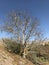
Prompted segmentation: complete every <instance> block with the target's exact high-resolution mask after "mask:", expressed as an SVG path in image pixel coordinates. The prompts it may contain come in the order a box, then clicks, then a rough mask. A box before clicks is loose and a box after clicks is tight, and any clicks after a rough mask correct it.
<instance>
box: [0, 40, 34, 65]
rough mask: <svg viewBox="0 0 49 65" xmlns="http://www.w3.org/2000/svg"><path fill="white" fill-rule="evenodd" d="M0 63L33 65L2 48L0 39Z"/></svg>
mask: <svg viewBox="0 0 49 65" xmlns="http://www.w3.org/2000/svg"><path fill="white" fill-rule="evenodd" d="M0 65H34V64H33V63H31V62H30V61H28V60H27V59H23V58H21V57H20V56H19V55H16V54H14V53H13V54H11V53H9V52H8V51H7V50H5V48H4V44H3V41H0Z"/></svg>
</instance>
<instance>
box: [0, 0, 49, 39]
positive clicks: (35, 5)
mask: <svg viewBox="0 0 49 65" xmlns="http://www.w3.org/2000/svg"><path fill="white" fill-rule="evenodd" d="M12 10H21V11H23V10H25V11H27V12H28V13H29V14H31V16H33V17H37V19H39V21H40V24H41V29H42V30H43V33H44V36H45V37H47V38H49V0H0V22H1V21H4V19H5V16H6V14H8V12H10V11H12ZM0 24H1V23H0ZM6 35H7V34H6V33H2V32H1V33H0V38H1V37H6Z"/></svg>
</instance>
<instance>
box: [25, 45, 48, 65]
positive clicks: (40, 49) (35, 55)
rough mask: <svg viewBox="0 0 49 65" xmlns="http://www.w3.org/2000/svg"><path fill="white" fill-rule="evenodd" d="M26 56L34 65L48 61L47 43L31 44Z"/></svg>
mask: <svg viewBox="0 0 49 65" xmlns="http://www.w3.org/2000/svg"><path fill="white" fill-rule="evenodd" d="M28 52H29V53H28V54H27V56H26V58H27V59H28V60H30V61H31V62H33V63H34V64H35V65H40V63H44V62H46V61H49V45H45V46H43V45H35V46H34V45H31V47H30V51H28Z"/></svg>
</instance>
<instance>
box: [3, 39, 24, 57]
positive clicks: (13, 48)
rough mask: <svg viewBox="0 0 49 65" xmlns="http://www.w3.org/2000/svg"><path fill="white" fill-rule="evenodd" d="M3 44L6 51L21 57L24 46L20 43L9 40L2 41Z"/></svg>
mask: <svg viewBox="0 0 49 65" xmlns="http://www.w3.org/2000/svg"><path fill="white" fill-rule="evenodd" d="M3 42H4V43H5V48H6V49H7V51H9V52H11V53H15V54H19V55H21V56H22V54H23V49H24V46H23V45H22V44H21V43H17V42H16V41H14V40H11V39H3Z"/></svg>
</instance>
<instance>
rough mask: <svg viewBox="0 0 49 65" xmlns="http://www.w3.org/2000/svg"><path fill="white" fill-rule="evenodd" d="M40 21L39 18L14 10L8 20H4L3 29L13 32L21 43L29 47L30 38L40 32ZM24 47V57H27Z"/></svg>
mask: <svg viewBox="0 0 49 65" xmlns="http://www.w3.org/2000/svg"><path fill="white" fill-rule="evenodd" d="M38 28H39V21H38V19H37V18H32V17H30V16H29V15H27V14H26V13H24V12H23V13H22V12H12V13H10V14H9V15H8V18H7V20H6V22H4V26H3V30H4V31H6V32H8V33H11V34H12V35H13V36H15V37H16V40H17V41H18V42H19V43H22V44H24V45H25V49H26V48H27V43H28V41H30V38H31V39H33V38H36V37H37V36H38V34H39V29H38ZM25 49H24V57H25Z"/></svg>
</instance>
